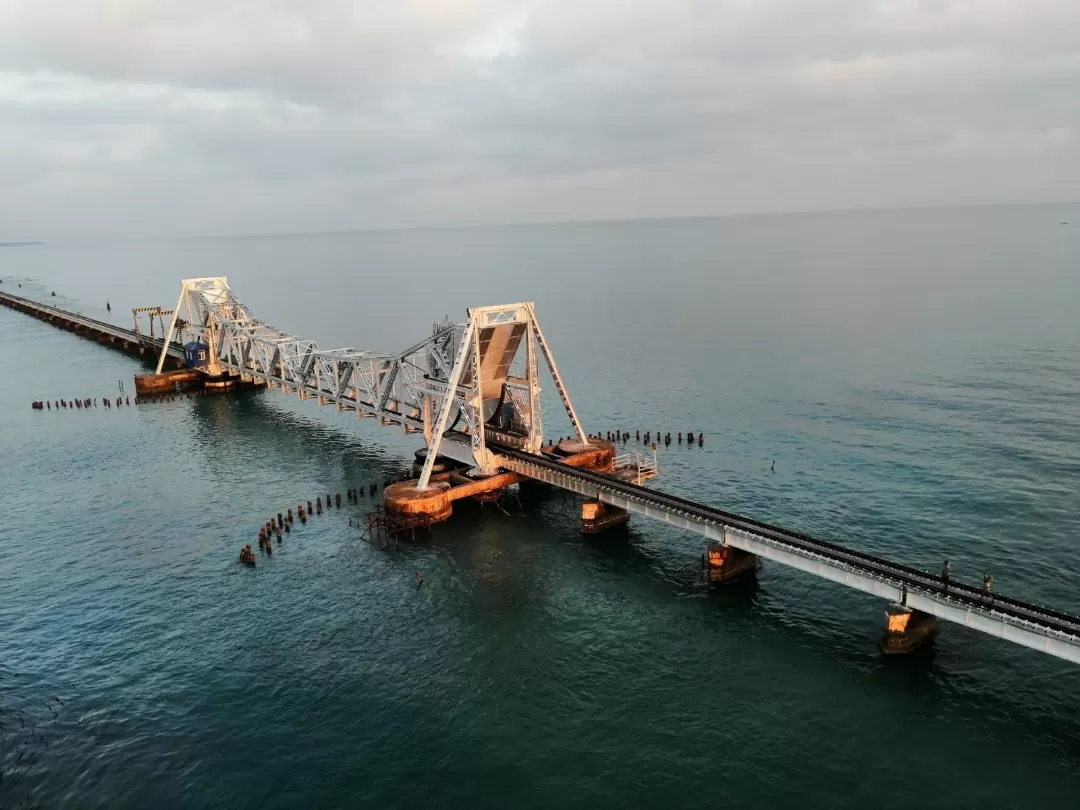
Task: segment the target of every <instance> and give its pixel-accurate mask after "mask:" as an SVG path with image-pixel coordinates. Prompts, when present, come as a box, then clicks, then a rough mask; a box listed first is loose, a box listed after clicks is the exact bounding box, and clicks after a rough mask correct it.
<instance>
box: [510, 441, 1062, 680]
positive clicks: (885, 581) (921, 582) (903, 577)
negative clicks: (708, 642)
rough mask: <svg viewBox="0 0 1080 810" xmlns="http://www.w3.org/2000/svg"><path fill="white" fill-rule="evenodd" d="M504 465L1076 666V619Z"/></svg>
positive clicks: (649, 499) (531, 459) (543, 464)
mask: <svg viewBox="0 0 1080 810" xmlns="http://www.w3.org/2000/svg"><path fill="white" fill-rule="evenodd" d="M498 452H499V454H500V455H501V456H502V457H503V459H504V466H505V467H506V469H508V470H511V471H513V472H516V473H520V474H522V475H526V476H529V477H530V478H535V479H537V480H540V481H544V482H546V483H549V484H553V485H554V486H558V487H560V488H562V489H567V490H570V491H572V492H577V493H579V494H581V495H585V496H587V497H590V498H598V499H599V500H601V501H603V502H605V503H609V504H611V505H612V506H616V507H618V508H620V509H626V510H627V511H629V512H633V513H635V514H639V515H644V516H645V517H649V518H653V519H656V520H662V521H664V522H665V523H670V524H671V525H673V526H678V527H679V528H681V529H685V530H687V531H691V532H696V533H697V534H700V535H703V536H705V537H707V538H709V539H710V540H716V541H719V542H724V543H728V544H730V545H732V546H734V547H735V548H739V549H742V550H744V551H748V552H750V553H752V554H756V555H758V556H759V557H763V558H765V559H769V560H773V561H775V562H778V563H781V564H783V565H787V566H790V567H792V568H797V569H799V570H801V571H806V572H807V573H810V574H814V575H815V576H819V577H822V578H824V579H828V580H832V581H833V582H839V583H841V584H843V585H847V586H848V587H850V588H854V589H856V590H859V591H864V592H866V593H870V594H873V595H875V596H879V597H882V598H884V599H889V600H891V601H893V602H897V603H901V604H906V605H907V606H908V607H910V608H912V609H914V610H921V611H923V612H924V613H929V614H931V615H933V616H937V617H939V618H941V619H944V620H946V621H950V622H955V623H957V624H962V625H965V626H967V627H970V628H972V629H974V630H979V631H980V632H983V633H988V634H989V635H993V636H998V637H1000V638H1004V639H1006V640H1008V641H1013V642H1015V643H1017V644H1022V645H1024V646H1026V647H1032V648H1034V649H1037V650H1041V651H1043V652H1046V653H1049V654H1051V655H1055V656H1057V657H1059V658H1064V659H1066V660H1068V661H1072V662H1074V663H1080V617H1078V616H1072V615H1069V614H1067V613H1062V612H1061V611H1056V610H1052V609H1050V608H1046V607H1041V606H1038V605H1032V604H1028V603H1026V602H1022V601H1020V600H1018V599H1011V598H1009V597H1005V596H999V595H992V596H989V597H987V596H984V595H983V594H982V592H981V591H980V590H979V589H978V588H973V587H971V586H970V585H964V584H961V583H957V582H952V583H950V584H949V585H948V587H946V586H945V585H944V583H942V581H941V579H940V578H939V577H936V576H934V575H933V574H930V573H928V572H926V571H920V570H918V569H916V568H912V567H911V566H907V565H903V564H901V563H895V562H891V561H889V560H885V559H883V558H881V557H876V556H873V555H871V554H865V553H862V552H859V551H854V550H852V549H848V548H844V547H843V546H839V545H836V544H834V543H829V542H826V541H824V540H817V539H815V538H813V537H809V536H808V535H805V534H800V533H798V532H791V531H788V530H786V529H781V528H779V527H776V526H771V525H769V524H767V523H762V522H760V521H757V520H752V519H750V518H745V517H742V516H740V515H736V514H733V513H731V512H725V511H723V510H720V509H715V508H713V507H710V506H705V505H703V504H699V503H694V502H693V501H688V500H685V499H683V498H678V497H676V496H674V495H668V494H665V493H663V492H657V491H655V490H650V489H646V488H645V487H642V486H638V485H636V484H631V483H628V482H625V481H620V480H618V479H615V478H612V477H611V476H607V475H603V474H601V473H595V472H591V471H589V470H582V469H578V468H574V467H569V466H567V465H565V464H562V463H560V462H558V461H552V460H550V459H547V458H543V457H538V456H533V455H529V454H527V453H522V452H520V451H517V450H513V449H510V448H505V447H503V448H499V449H498Z"/></svg>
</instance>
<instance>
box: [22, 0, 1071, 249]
mask: <svg viewBox="0 0 1080 810" xmlns="http://www.w3.org/2000/svg"><path fill="white" fill-rule="evenodd" d="M1076 199H1080V0H640V1H638V2H635V0H533V1H532V2H528V1H527V0H526V1H525V2H516V1H515V0H509V1H508V2H495V0H295V2H294V0H0V240H2V239H4V238H31V237H34V238H45V239H48V238H58V237H68V236H72V237H80V236H127V235H131V236H138V235H155V234H174V233H178V234H197V233H223V232H242V233H251V232H259V233H263V232H279V231H288V232H295V231H322V230H338V229H352V228H371V227H402V226H455V225H468V224H484V223H502V222H522V221H535V220H570V219H607V218H623V217H650V216H682V215H698V214H714V213H715V214H724V213H742V212H768V211H798V210H817V209H830V208H862V207H886V206H898V205H923V204H951V203H967V202H1013V201H1017V202H1022V201H1039V200H1076Z"/></svg>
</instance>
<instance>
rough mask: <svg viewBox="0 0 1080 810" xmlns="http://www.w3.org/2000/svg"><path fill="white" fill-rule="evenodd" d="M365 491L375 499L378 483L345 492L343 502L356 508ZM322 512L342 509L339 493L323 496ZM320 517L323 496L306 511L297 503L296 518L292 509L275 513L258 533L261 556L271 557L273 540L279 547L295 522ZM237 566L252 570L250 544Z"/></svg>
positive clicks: (252, 554) (391, 480) (241, 550)
mask: <svg viewBox="0 0 1080 810" xmlns="http://www.w3.org/2000/svg"><path fill="white" fill-rule="evenodd" d="M405 478H406V477H404V476H403V477H400V478H391V479H388V480H387V481H385V482H384V484H383V486H390V484H393V483H396V482H398V481H404V480H405ZM365 490H366V492H367V494H368V495H369V496H373V495H375V493H376V492H378V490H379V484H378V483H371V484H369V485H368V486H367V487H358V488H355V489H349V490H346V492H345V499H346V501H347V502H349V503H355V504H359V503H360V498H361V497H362V496H363V495H364V492H365ZM325 508H326V509H331V508H336V509H341V493H340V492H339V493H337V494H336V495H333V496H332V495H331V494H330V493H327V494H326V507H325ZM322 513H323V499H322V496H319V497H317V498H316V499H315V502H314V503H312V502H311V501H310V500H308V501H307V505H306V507H305V504H304V502H303V501H301V502H300V503H298V504H297V505H296V514H295V517H294V515H293V510H292V508H291V507H290V508H289V509H288V510H286V511H285V512H278V513H277V514H276V515H274V516H271V518H270V519H269V520H268V521H266V523H265V524H263V526H262V527H261V528H260V529H259V537H258V546H259V551H260V553H262V554H266V555H273V553H274V541H275V540H276V541H277V543H278V545H281V541H282V540H283V539H284V536H285V535H286V534H291V533H292V527H293V524H294V523H295V522H296V521H299V522H300V523H301V524H304V523H307V521H308V518H309V517H311V516H313V515H321V514H322ZM368 522H369V524H370V522H371V521H370V519H369V521H368ZM349 523H350V525H352V524H353V519H352V518H350V519H349ZM356 525H357V526H358V527H359V526H362V525H363V524H362V523H361V522H360V521H359V520H358V521H357V522H356ZM370 528H371V527H370V526H369V529H370ZM395 546H396V542H395ZM240 562H241V563H243V564H244V565H248V566H252V567H254V565H255V552H254V551H252V549H251V544H250V543H248V544H246V545H245V546H244V547H243V548H242V549H240Z"/></svg>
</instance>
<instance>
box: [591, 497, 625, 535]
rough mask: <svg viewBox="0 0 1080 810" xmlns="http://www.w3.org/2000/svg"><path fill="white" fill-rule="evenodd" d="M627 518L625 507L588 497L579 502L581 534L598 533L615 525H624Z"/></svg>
mask: <svg viewBox="0 0 1080 810" xmlns="http://www.w3.org/2000/svg"><path fill="white" fill-rule="evenodd" d="M629 519H630V513H629V512H627V511H626V510H625V509H620V508H619V507H617V506H612V505H611V504H609V503H604V502H603V501H601V500H597V499H590V500H587V501H585V502H584V503H582V504H581V533H582V534H600V532H603V531H606V530H608V529H612V528H615V527H616V526H625V525H626V521H627V520H629Z"/></svg>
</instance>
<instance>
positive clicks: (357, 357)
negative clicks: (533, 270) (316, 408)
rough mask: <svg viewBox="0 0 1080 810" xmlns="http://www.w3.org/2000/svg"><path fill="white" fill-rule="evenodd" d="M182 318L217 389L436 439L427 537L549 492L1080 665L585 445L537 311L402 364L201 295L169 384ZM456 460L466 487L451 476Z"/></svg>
mask: <svg viewBox="0 0 1080 810" xmlns="http://www.w3.org/2000/svg"><path fill="white" fill-rule="evenodd" d="M6 297H7V298H14V297H13V296H6ZM18 300H19V301H20V302H21V304H20V305H19V306H18V307H17V308H19V309H21V310H22V311H25V312H29V313H30V314H35V313H34V312H32V311H31V310H32V308H33V306H41V308H42V309H43V310H49V312H48V313H47V317H44V318H43V319H46V320H49V319H52V318H57V317H62V316H64V315H67V314H68V313H62V312H61V311H59V310H55V309H54V308H51V307H44V306H43V305H34V304H33V303H32V302H28V301H25V300H24V299H18ZM0 303H4V301H2V300H0ZM181 312H185V313H186V316H187V318H186V322H182V323H183V324H184V328H185V330H186V334H187V335H189V336H192V339H191V342H189V343H188V344H187V346H186V347H185V356H186V357H187V358H188V361H189V362H191V357H192V353H191V350H192V349H193V348H194V349H195V350H196V352H197V353H198V358H199V361H198V363H197V365H198V368H199V369H200V370H201V371H202V372H203V373H204V374H205V375H206V377H207V379H208V380H222V379H236V380H240V381H243V382H246V383H258V384H264V385H266V386H267V387H268V388H276V389H279V390H280V391H281V392H282V393H291V394H295V395H296V396H298V397H299V398H301V399H309V398H310V399H317V400H318V402H319V404H321V405H334V406H335V407H336V408H337V409H338V410H340V411H351V412H354V413H356V415H357V416H358V417H361V418H363V417H370V418H376V419H379V420H380V422H381V423H382V424H384V425H397V426H400V427H401V428H402V429H404V430H405V431H406V432H416V433H417V434H423V436H424V441H425V445H426V453H425V454H424V464H423V467H422V469H421V470H420V474H419V475H418V476H417V480H416V481H410V482H406V483H404V484H398V485H396V487H391V488H388V489H387V492H386V496H387V498H388V499H389V500H388V502H387V504H386V506H387V508H388V509H390V508H395V509H398V510H400V511H402V512H404V513H407V514H411V515H412V516H413V517H415V518H418V519H419V524H418V525H423V523H424V522H425V520H424V518H425V517H427V518H430V519H428V520H426V522H427V523H430V522H435V520H439V519H443V518H445V517H446V516H447V515H448V514H449V502H450V501H452V500H454V499H456V498H457V497H465V496H475V495H476V494H478V493H481V492H483V491H485V490H487V491H490V490H494V489H499V488H502V487H505V486H508V485H510V484H513V483H517V482H520V481H524V480H532V481H538V482H542V483H544V484H548V485H552V486H555V487H559V488H561V489H564V490H567V491H570V492H574V493H577V494H580V495H582V496H584V497H586V498H588V499H591V501H592V502H594V503H597V504H600V505H602V506H603V507H606V508H609V509H612V510H616V511H618V512H625V513H633V514H637V515H641V516H644V517H647V518H651V519H654V520H659V521H662V522H665V523H668V524H670V525H672V526H676V527H678V528H680V529H683V530H685V531H688V532H693V533H696V534H699V535H702V536H703V537H705V538H707V539H708V540H709V541H710V542H711V545H710V556H711V553H712V549H713V548H716V549H718V550H719V552H720V554H719V556H721V557H723V556H725V555H724V553H726V552H728V551H732V552H737V554H738V555H740V558H741V559H742V560H743V561H745V560H747V559H752V560H753V561H754V567H756V563H757V560H758V559H759V558H760V559H765V560H769V561H772V562H775V563H780V564H782V565H786V566H789V567H791V568H795V569H798V570H800V571H803V572H806V573H808V574H812V575H814V576H817V577H820V578H822V579H826V580H829V581H832V582H836V583H839V584H841V585H845V586H847V587H849V588H853V589H855V590H858V591H862V592H864V593H868V594H872V595H874V596H877V597H880V598H882V599H885V600H888V602H889V611H888V613H887V619H888V622H887V628H888V629H889V631H890V633H887V635H890V634H891V635H894V636H896V637H897V638H899V639H900V640H901V641H903V636H904V634H905V633H908V632H911V628H913V627H915V626H916V624H919V623H918V622H916V623H911V624H908V622H907V619H906V618H905V619H904V621H902V622H901V623H900V625H899V629H898V631H897V628H896V627H893V622H894V619H895V617H896V616H897V615H900V616H906V617H917V618H919V619H921V620H922V621H921V626H922V627H923V628H924V629H926V628H930V630H931V633H930V634H932V630H933V629H935V628H936V624H935V623H934V619H935V617H936V618H939V619H943V620H946V621H949V622H954V623H956V624H961V625H964V626H966V627H969V628H971V629H973V630H977V631H979V632H982V633H985V634H988V635H992V636H997V637H999V638H1002V639H1005V640H1006V641H1011V642H1014V643H1016V644H1020V645H1023V646H1026V647H1030V648H1032V649H1036V650H1041V651H1043V652H1045V653H1049V654H1050V655H1053V656H1057V657H1059V658H1063V659H1065V660H1068V661H1072V662H1074V663H1080V616H1076V615H1072V614H1068V613H1065V612H1062V611H1058V610H1054V609H1051V608H1048V607H1043V606H1039V605H1034V604H1029V603H1027V602H1023V601H1020V600H1017V599H1012V598H1009V597H1006V596H1001V595H997V594H989V593H984V592H983V591H981V590H980V589H978V588H974V587H971V586H968V585H964V584H961V583H957V582H944V581H943V580H942V579H941V578H939V577H937V576H935V575H933V574H930V573H928V572H926V571H922V570H919V569H917V568H913V567H911V566H907V565H904V564H901V563H898V562H894V561H890V560H887V559H883V558H881V557H878V556H874V555H870V554H866V553H863V552H860V551H857V550H854V549H851V548H847V547H844V546H841V545H838V544H835V543H832V542H827V541H824V540H820V539H817V538H814V537H810V536H808V535H805V534H801V533H799V532H793V531H789V530H786V529H783V528H780V527H777V526H773V525H770V524H768V523H764V522H761V521H757V520H753V519H751V518H747V517H743V516H741V515H737V514H734V513H731V512H727V511H724V510H721V509H718V508H715V507H712V506H708V505H705V504H701V503H695V502H693V501H689V500H686V499H683V498H679V497H676V496H674V495H669V494H666V493H663V492H659V491H656V490H654V489H650V488H647V487H645V486H644V485H643V484H644V482H645V481H647V480H648V479H650V478H652V477H654V476H655V475H656V474H657V472H658V470H657V468H656V464H655V457H653V458H652V459H650V458H648V457H643V456H641V455H638V454H625V455H622V456H618V455H616V454H615V451H614V447H613V446H611V445H610V443H608V442H604V441H602V440H600V439H597V438H592V437H590V436H589V435H588V434H586V432H585V431H584V429H583V428H582V425H581V422H580V420H579V419H578V417H577V414H576V412H575V410H574V407H573V404H572V402H571V399H570V395H569V393H568V391H567V387H566V385H565V383H564V381H563V379H562V376H561V375H560V373H559V370H558V367H557V366H556V364H555V358H554V356H553V354H552V351H551V347H550V345H549V343H548V341H547V339H546V338H545V336H544V333H543V331H542V329H541V328H540V323H539V321H538V320H537V317H536V311H535V308H534V306H533V305H532V304H531V303H518V304H510V305H505V306H494V307H479V308H474V309H470V310H469V311H468V320H467V321H466V322H464V323H450V322H444V323H441V324H436V325H435V326H434V327H433V328H432V331H431V334H430V335H429V336H427V337H425V338H424V339H422V340H420V341H418V342H416V343H414V344H413V345H411V346H409V347H408V348H406V349H405V350H404V351H401V352H392V353H382V352H372V351H361V350H357V349H351V348H347V349H331V350H326V349H320V348H319V347H318V346H317V345H316V344H315V342H314V341H311V340H309V339H306V338H301V337H297V336H295V335H291V334H289V333H287V332H284V331H282V330H280V329H278V328H276V327H274V326H271V325H270V324H269V323H267V322H265V321H262V320H259V319H258V318H256V317H255V316H254V315H253V314H252V313H251V312H250V311H249V310H248V308H247V307H246V306H244V304H243V303H242V302H241V301H240V300H239V299H238V298H237V297H236V296H235V295H234V294H233V292H232V290H231V289H230V288H229V286H228V283H227V281H226V279H225V278H201V279H189V280H186V281H184V282H183V283H182V286H181V292H180V298H179V301H178V302H177V306H176V307H175V308H174V309H173V311H172V322H171V323H170V326H169V328H168V330H167V332H166V334H165V336H164V340H162V341H160V342H157V345H158V346H159V348H160V351H161V355H160V359H159V362H158V367H157V371H158V373H159V374H160V373H161V372H162V370H163V368H164V367H165V366H166V364H167V363H169V362H170V360H171V361H173V362H175V358H176V355H177V354H178V346H177V344H176V343H175V342H174V336H175V333H176V327H177V323H178V321H179V318H180V314H181ZM39 317H41V315H39ZM101 327H102V329H112V330H115V329H116V328H115V327H111V326H109V325H107V324H101ZM118 337H119V335H118ZM541 363H543V364H544V365H546V366H547V368H548V370H549V371H550V373H551V378H552V380H553V381H554V384H555V388H556V391H557V393H558V395H559V398H560V400H561V403H562V406H563V408H564V409H565V411H566V413H567V415H568V416H569V419H570V422H571V424H572V425H573V428H574V431H575V433H576V436H575V437H573V438H571V439H569V440H566V441H563V442H561V443H560V444H558V445H555V444H554V443H551V442H547V441H545V437H544V428H543V414H542V409H541V401H540V372H541ZM446 459H450V460H453V461H456V462H459V463H460V464H463V465H465V466H466V467H468V472H467V473H466V474H465V475H462V474H460V473H456V474H455V473H446V472H444V471H442V467H444V466H445V465H442V464H440V462H441V461H443V460H446ZM390 500H392V501H393V503H391V502H390ZM725 559H726V557H725ZM927 637H928V636H927ZM894 640H895V639H894ZM901 646H902V645H901Z"/></svg>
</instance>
